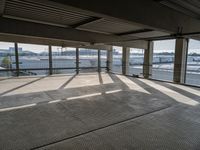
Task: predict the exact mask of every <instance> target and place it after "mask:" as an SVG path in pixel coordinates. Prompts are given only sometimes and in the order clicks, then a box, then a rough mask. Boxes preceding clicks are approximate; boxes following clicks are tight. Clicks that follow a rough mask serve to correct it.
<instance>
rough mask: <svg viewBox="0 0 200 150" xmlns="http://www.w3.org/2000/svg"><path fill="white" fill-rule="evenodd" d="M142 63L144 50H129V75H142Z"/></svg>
mask: <svg viewBox="0 0 200 150" xmlns="http://www.w3.org/2000/svg"><path fill="white" fill-rule="evenodd" d="M143 62H144V49H135V48H131V49H130V55H129V75H139V76H140V75H142V74H143Z"/></svg>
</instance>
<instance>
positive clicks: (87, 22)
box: [71, 17, 102, 28]
mask: <svg viewBox="0 0 200 150" xmlns="http://www.w3.org/2000/svg"><path fill="white" fill-rule="evenodd" d="M100 19H102V18H99V17H92V18H89V19H86V20H84V21H82V22H79V23H77V24H74V25H71V27H72V28H78V27H80V26H82V25H86V24H89V23H92V22H95V21H97V20H100Z"/></svg>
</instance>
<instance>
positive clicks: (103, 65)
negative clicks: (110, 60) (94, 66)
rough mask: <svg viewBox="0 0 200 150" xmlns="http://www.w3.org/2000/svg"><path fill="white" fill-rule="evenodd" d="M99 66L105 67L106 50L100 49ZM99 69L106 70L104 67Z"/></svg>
mask: <svg viewBox="0 0 200 150" xmlns="http://www.w3.org/2000/svg"><path fill="white" fill-rule="evenodd" d="M100 57H101V67H107V50H101V52H100ZM101 71H107V69H106V68H101Z"/></svg>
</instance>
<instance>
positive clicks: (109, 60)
mask: <svg viewBox="0 0 200 150" xmlns="http://www.w3.org/2000/svg"><path fill="white" fill-rule="evenodd" d="M112 62H113V49H109V50H108V51H107V71H108V72H110V71H111V70H112Z"/></svg>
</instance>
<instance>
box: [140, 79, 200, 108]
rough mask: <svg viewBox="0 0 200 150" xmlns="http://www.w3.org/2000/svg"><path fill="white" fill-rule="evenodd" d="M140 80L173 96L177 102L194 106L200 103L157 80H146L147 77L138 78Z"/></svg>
mask: <svg viewBox="0 0 200 150" xmlns="http://www.w3.org/2000/svg"><path fill="white" fill-rule="evenodd" d="M138 80H140V81H141V82H143V83H145V84H147V85H148V86H150V87H152V88H154V89H156V90H158V91H160V92H162V93H163V94H165V95H167V96H169V97H171V98H172V99H174V100H176V101H177V102H180V103H183V104H187V105H192V106H195V105H198V104H199V103H198V102H197V101H195V100H193V99H191V98H189V97H187V96H184V95H182V94H180V93H178V92H176V91H173V90H171V89H169V88H166V87H164V86H162V85H160V84H157V83H155V82H152V81H150V80H145V79H138Z"/></svg>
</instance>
